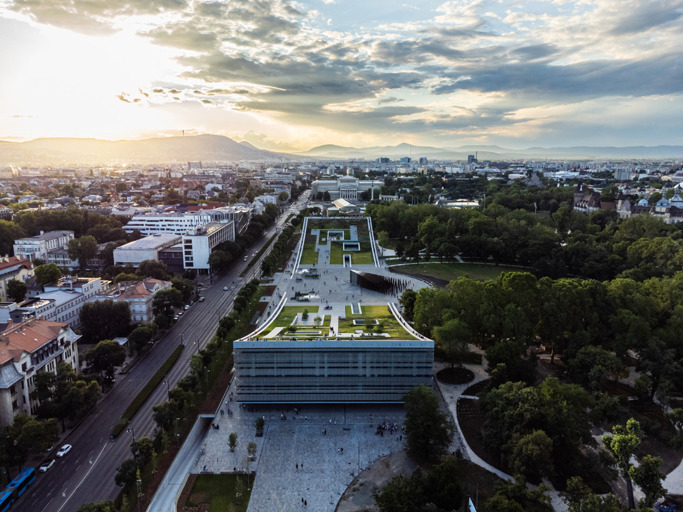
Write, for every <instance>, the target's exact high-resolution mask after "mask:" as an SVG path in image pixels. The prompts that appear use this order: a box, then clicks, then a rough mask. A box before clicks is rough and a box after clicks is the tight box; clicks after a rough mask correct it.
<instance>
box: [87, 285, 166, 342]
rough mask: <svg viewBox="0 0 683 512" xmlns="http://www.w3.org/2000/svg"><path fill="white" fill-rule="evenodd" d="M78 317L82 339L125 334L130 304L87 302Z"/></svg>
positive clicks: (91, 339)
mask: <svg viewBox="0 0 683 512" xmlns="http://www.w3.org/2000/svg"><path fill="white" fill-rule="evenodd" d="M159 293H161V292H159ZM80 319H81V333H82V334H83V337H84V338H85V340H84V341H87V342H90V343H94V342H98V341H100V340H103V339H111V338H115V337H117V336H125V335H126V334H128V330H129V329H130V306H129V305H128V303H127V302H114V301H112V300H99V301H96V302H88V303H86V304H83V307H82V308H81V313H80Z"/></svg>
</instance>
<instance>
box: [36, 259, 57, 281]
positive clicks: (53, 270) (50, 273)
mask: <svg viewBox="0 0 683 512" xmlns="http://www.w3.org/2000/svg"><path fill="white" fill-rule="evenodd" d="M33 275H34V277H35V279H36V283H37V284H39V285H40V286H45V285H46V284H49V283H55V282H57V281H58V280H59V277H60V276H61V275H62V271H61V270H59V267H58V266H57V265H55V264H54V263H48V264H47V265H38V266H37V267H36V268H35V269H34V270H33Z"/></svg>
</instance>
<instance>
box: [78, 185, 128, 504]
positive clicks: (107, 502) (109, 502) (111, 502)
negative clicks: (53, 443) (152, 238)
mask: <svg viewBox="0 0 683 512" xmlns="http://www.w3.org/2000/svg"><path fill="white" fill-rule="evenodd" d="M118 185H121V183H118V184H117V186H118ZM118 510H119V509H118V507H117V506H116V505H115V504H114V502H113V501H101V502H99V503H86V504H85V505H81V506H80V507H78V510H77V511H76V512H118Z"/></svg>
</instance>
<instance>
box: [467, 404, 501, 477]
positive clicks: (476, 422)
mask: <svg viewBox="0 0 683 512" xmlns="http://www.w3.org/2000/svg"><path fill="white" fill-rule="evenodd" d="M457 414H458V423H459V424H460V430H461V431H462V435H463V436H465V439H466V440H467V444H468V445H469V447H470V448H471V449H472V451H474V453H476V454H477V455H479V456H480V457H481V458H482V459H484V460H485V461H486V462H488V463H489V464H491V465H492V466H493V467H494V468H497V467H500V462H499V461H498V460H496V458H495V457H494V456H492V455H491V454H490V453H489V452H487V451H486V445H485V444H484V428H483V427H484V414H483V413H482V412H481V410H480V409H479V401H478V400H470V399H466V398H461V399H460V400H458V406H457Z"/></svg>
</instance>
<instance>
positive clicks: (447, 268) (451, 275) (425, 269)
mask: <svg viewBox="0 0 683 512" xmlns="http://www.w3.org/2000/svg"><path fill="white" fill-rule="evenodd" d="M391 269H392V270H393V271H394V272H397V273H400V274H407V275H410V276H419V277H431V278H435V279H440V280H441V281H446V282H450V281H455V280H456V279H457V278H459V277H469V278H470V279H474V280H476V281H484V280H487V279H496V278H497V277H498V276H499V275H500V274H502V273H503V272H523V271H524V269H520V268H517V267H506V266H504V265H479V264H476V263H418V264H417V265H398V266H395V267H391Z"/></svg>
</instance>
